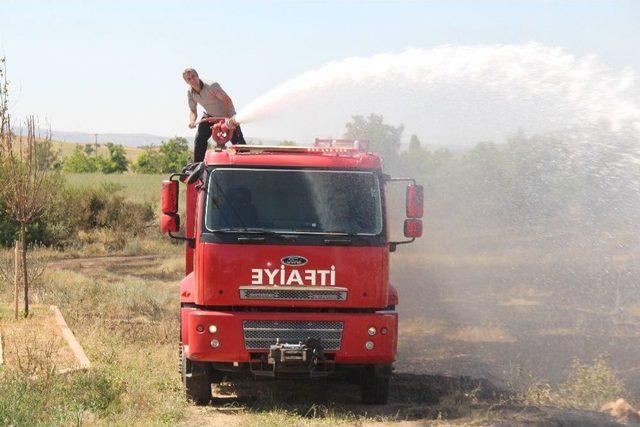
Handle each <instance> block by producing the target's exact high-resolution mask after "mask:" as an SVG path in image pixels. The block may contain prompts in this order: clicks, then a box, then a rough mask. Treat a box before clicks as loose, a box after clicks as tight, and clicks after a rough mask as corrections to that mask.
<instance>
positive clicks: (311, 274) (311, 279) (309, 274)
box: [304, 270, 316, 286]
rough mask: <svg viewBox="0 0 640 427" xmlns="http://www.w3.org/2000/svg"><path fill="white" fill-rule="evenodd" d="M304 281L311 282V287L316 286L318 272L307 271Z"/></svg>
mask: <svg viewBox="0 0 640 427" xmlns="http://www.w3.org/2000/svg"><path fill="white" fill-rule="evenodd" d="M304 280H308V281H309V282H311V286H315V285H316V271H315V270H305V271H304Z"/></svg>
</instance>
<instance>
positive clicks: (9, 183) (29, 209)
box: [0, 82, 55, 319]
mask: <svg viewBox="0 0 640 427" xmlns="http://www.w3.org/2000/svg"><path fill="white" fill-rule="evenodd" d="M3 86H4V87H5V90H3V92H2V93H3V95H2V96H3V98H4V99H3V100H2V101H0V104H3V105H6V94H7V91H6V82H4V83H3ZM0 111H3V114H4V115H6V116H7V117H3V118H2V123H3V125H4V127H3V128H2V129H1V131H0V142H1V143H0V166H1V168H2V171H3V174H4V176H3V179H2V186H0V194H1V195H2V199H3V201H4V210H5V212H6V214H7V215H8V216H9V217H10V218H12V219H13V220H15V221H16V222H17V223H19V225H20V228H19V237H18V240H17V241H16V250H15V276H14V279H15V280H14V316H15V318H16V319H17V318H18V289H19V282H20V279H21V281H22V288H23V295H24V315H25V317H27V316H28V315H29V280H30V279H29V277H28V268H27V242H26V241H27V227H28V226H29V225H30V224H31V223H33V222H34V221H36V220H37V219H39V218H40V217H41V216H42V215H44V213H45V209H46V208H47V207H48V205H49V203H50V201H51V197H52V194H53V192H52V191H51V186H53V185H54V181H55V179H52V178H54V177H53V175H52V174H51V172H50V171H49V170H48V169H43V168H40V167H38V159H39V153H38V151H39V149H41V148H42V147H43V145H42V144H38V142H37V139H36V125H35V119H34V118H33V117H29V118H28V119H27V137H26V140H24V141H23V138H21V137H18V138H16V139H17V141H16V140H14V136H13V133H12V131H11V127H10V123H11V120H10V118H9V117H8V109H6V108H0ZM49 139H50V136H49Z"/></svg>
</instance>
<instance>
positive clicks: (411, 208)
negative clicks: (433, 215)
mask: <svg viewBox="0 0 640 427" xmlns="http://www.w3.org/2000/svg"><path fill="white" fill-rule="evenodd" d="M406 204H407V217H408V218H422V215H423V213H424V187H423V186H422V185H418V184H410V185H408V186H407V202H406ZM421 229H422V227H421ZM405 230H406V222H405ZM405 235H406V231H405Z"/></svg>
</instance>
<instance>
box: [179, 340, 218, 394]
mask: <svg viewBox="0 0 640 427" xmlns="http://www.w3.org/2000/svg"><path fill="white" fill-rule="evenodd" d="M180 370H181V372H180V374H181V376H182V386H183V387H184V391H185V394H186V397H187V399H189V400H191V401H193V402H194V403H195V404H196V405H206V404H208V403H209V402H210V401H211V380H210V379H209V366H208V364H207V363H202V362H193V361H191V360H189V359H187V358H186V357H185V356H184V351H182V346H181V347H180Z"/></svg>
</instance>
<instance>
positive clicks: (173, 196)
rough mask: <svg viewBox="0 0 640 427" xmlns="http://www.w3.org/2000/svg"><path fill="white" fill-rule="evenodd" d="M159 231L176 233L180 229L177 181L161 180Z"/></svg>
mask: <svg viewBox="0 0 640 427" xmlns="http://www.w3.org/2000/svg"><path fill="white" fill-rule="evenodd" d="M160 209H161V211H162V213H161V214H160V231H162V233H163V234H165V233H177V232H178V231H179V230H180V215H178V181H162V190H161V193H160Z"/></svg>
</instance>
